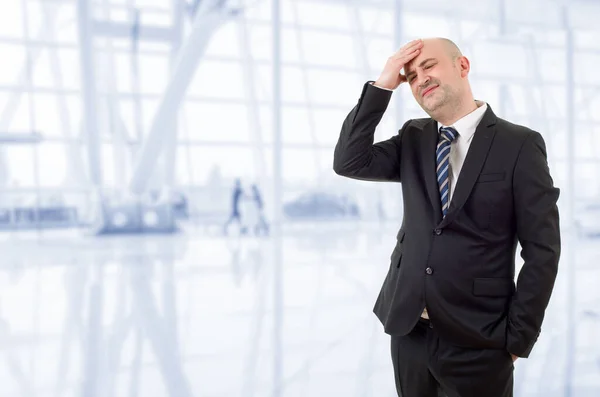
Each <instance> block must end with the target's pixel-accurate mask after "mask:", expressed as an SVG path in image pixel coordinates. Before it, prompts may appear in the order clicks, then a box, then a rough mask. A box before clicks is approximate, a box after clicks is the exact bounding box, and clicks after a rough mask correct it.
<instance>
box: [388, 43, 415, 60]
mask: <svg viewBox="0 0 600 397" xmlns="http://www.w3.org/2000/svg"><path fill="white" fill-rule="evenodd" d="M421 45H422V41H421V40H420V39H418V40H413V41H411V42H410V43H408V44H406V45H404V46H403V47H402V48H400V49H399V50H398V51H396V53H395V54H394V55H392V58H395V57H397V56H399V55H400V54H402V53H403V52H407V51H409V52H410V51H412V49H413V48H415V47H420V46H421Z"/></svg>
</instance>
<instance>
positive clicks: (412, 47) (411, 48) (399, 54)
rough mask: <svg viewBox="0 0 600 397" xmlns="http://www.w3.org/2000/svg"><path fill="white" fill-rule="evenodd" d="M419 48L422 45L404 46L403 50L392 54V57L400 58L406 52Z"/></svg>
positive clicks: (406, 53) (409, 52)
mask: <svg viewBox="0 0 600 397" xmlns="http://www.w3.org/2000/svg"><path fill="white" fill-rule="evenodd" d="M421 48H423V46H422V45H415V46H410V47H408V48H406V49H405V50H403V51H400V52H398V53H397V54H395V55H394V56H393V58H395V59H398V58H401V57H403V56H406V55H408V54H412V53H413V52H414V51H418V50H421Z"/></svg>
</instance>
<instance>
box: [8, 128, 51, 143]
mask: <svg viewBox="0 0 600 397" xmlns="http://www.w3.org/2000/svg"><path fill="white" fill-rule="evenodd" d="M41 141H42V134H40V133H39V132H37V131H33V132H27V133H22V132H14V131H13V132H3V131H0V143H28V144H31V143H39V142H41Z"/></svg>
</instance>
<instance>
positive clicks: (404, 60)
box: [396, 48, 421, 65]
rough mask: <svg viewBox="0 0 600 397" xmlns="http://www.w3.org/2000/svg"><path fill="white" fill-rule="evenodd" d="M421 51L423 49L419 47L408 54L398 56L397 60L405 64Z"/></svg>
mask: <svg viewBox="0 0 600 397" xmlns="http://www.w3.org/2000/svg"><path fill="white" fill-rule="evenodd" d="M420 53H421V49H419V48H418V49H416V50H414V51H412V52H410V53H408V54H403V55H402V56H400V57H398V58H397V59H396V60H397V61H398V63H402V64H403V65H404V64H406V63H408V62H410V61H412V60H413V59H414V58H416V57H417V55H419V54H420Z"/></svg>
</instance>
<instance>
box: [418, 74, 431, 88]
mask: <svg viewBox="0 0 600 397" xmlns="http://www.w3.org/2000/svg"><path fill="white" fill-rule="evenodd" d="M417 79H418V81H417V82H418V83H419V90H423V88H425V87H427V86H428V85H429V83H430V81H431V79H430V78H429V76H424V75H420V76H417Z"/></svg>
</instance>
